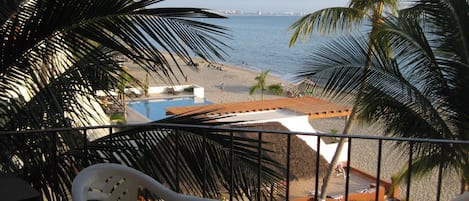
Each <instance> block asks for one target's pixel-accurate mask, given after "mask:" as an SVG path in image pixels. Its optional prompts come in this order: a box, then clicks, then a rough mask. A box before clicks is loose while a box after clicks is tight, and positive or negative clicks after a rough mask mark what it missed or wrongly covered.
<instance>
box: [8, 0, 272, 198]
mask: <svg viewBox="0 0 469 201" xmlns="http://www.w3.org/2000/svg"><path fill="white" fill-rule="evenodd" d="M158 2H160V0H141V1H134V0H17V1H0V23H1V26H0V36H1V37H0V44H1V45H0V83H1V84H0V130H3V131H14V132H16V131H23V130H31V129H44V128H60V127H66V128H69V127H73V126H83V125H90V124H91V123H102V121H103V119H104V116H103V112H102V109H101V107H100V106H99V105H98V104H97V97H96V95H95V94H96V91H97V90H105V91H107V90H109V89H115V88H118V86H119V83H121V82H120V80H121V79H123V78H124V79H127V78H126V76H127V75H128V74H127V73H125V71H124V69H123V68H122V66H123V65H121V63H120V61H119V60H117V59H116V58H117V57H118V56H125V57H126V58H128V59H130V60H131V62H133V63H135V64H137V65H138V66H140V67H141V68H142V69H143V70H145V71H147V72H152V73H154V74H156V75H159V76H160V77H161V78H164V79H168V80H177V78H176V77H175V76H174V74H173V70H175V69H173V68H172V67H171V66H170V63H173V62H176V61H177V60H178V59H177V58H176V57H179V58H180V59H182V61H183V62H184V63H188V62H191V61H192V60H191V57H190V55H191V54H192V53H195V54H196V55H197V56H199V57H201V58H203V59H205V60H213V59H215V58H220V59H223V56H224V51H223V48H224V47H225V46H226V45H225V44H224V43H223V42H221V41H220V38H223V37H226V29H225V28H223V27H220V26H216V25H212V24H207V23H204V22H200V21H195V20H193V19H191V18H223V16H220V15H218V14H215V13H212V12H209V11H207V10H204V9H197V8H159V7H156V6H157V5H156V3H158ZM163 51H164V52H169V53H170V54H169V56H165V54H164V52H163ZM176 63H177V62H176ZM176 70H181V69H180V68H179V66H178V65H177V66H176ZM109 95H111V94H109ZM115 101H116V103H117V101H118V100H115ZM172 120H173V121H176V120H175V119H172ZM179 123H191V121H189V120H187V119H185V120H183V121H180V122H179ZM192 123H196V122H192ZM14 132H12V133H14ZM138 132H140V130H135V129H129V130H126V131H125V132H123V134H116V135H112V136H109V137H104V138H103V137H100V136H101V135H98V136H97V137H94V138H97V139H95V140H92V139H91V137H90V136H91V135H90V133H87V135H86V136H83V133H82V132H80V131H78V130H71V131H62V132H54V133H53V134H50V135H49V134H46V135H44V134H40V133H39V134H32V135H20V134H18V135H15V134H12V135H2V136H1V138H0V149H1V150H2V153H1V154H0V160H1V161H2V163H1V165H0V167H1V168H0V171H1V172H2V173H14V174H16V175H19V176H21V177H23V179H25V180H27V181H29V182H30V183H31V184H32V186H33V187H35V188H36V189H38V190H40V191H41V193H42V195H43V197H44V198H45V199H46V200H67V198H68V196H69V195H70V185H71V179H72V178H73V177H74V175H75V174H76V171H77V170H80V169H81V168H83V167H86V166H87V165H88V164H90V163H95V162H99V161H113V162H117V161H118V162H120V163H126V164H128V165H133V166H137V167H138V168H139V169H143V170H145V171H151V170H152V169H151V167H156V166H158V165H159V164H158V162H159V161H160V160H161V161H167V158H165V157H170V154H167V156H163V155H161V154H160V155H157V156H153V157H155V158H154V159H147V158H139V159H141V160H139V161H138V162H145V161H146V162H148V163H146V164H145V165H142V164H141V163H137V162H136V161H133V162H132V159H133V158H132V157H130V156H135V157H136V158H135V160H137V158H138V157H143V156H142V154H145V156H147V157H150V156H149V155H151V153H153V151H155V150H154V149H153V148H155V147H158V148H160V150H162V149H161V148H163V147H159V146H158V145H162V144H161V143H163V142H164V141H165V140H169V139H170V138H171V137H170V136H174V135H175V133H176V131H174V130H167V129H160V130H158V129H153V130H152V129H150V131H145V132H148V133H150V134H148V135H144V136H145V139H146V137H148V139H152V140H150V141H145V143H147V144H145V145H148V146H142V147H140V146H139V147H135V146H133V147H131V146H130V145H135V144H129V143H128V142H126V140H129V139H132V140H134V141H138V140H141V139H138V138H143V136H141V135H138ZM192 133H196V132H195V131H193V132H192ZM98 134H99V133H98ZM6 136H8V137H6ZM136 136H137V137H136ZM199 136H200V135H199ZM213 136H214V137H213V139H212V140H213V141H212V140H210V139H208V140H209V141H210V143H208V144H209V146H210V147H209V148H207V152H206V153H207V155H208V156H210V157H213V158H211V160H212V161H215V162H220V164H223V163H221V162H222V161H223V160H226V158H223V157H225V156H226V155H222V154H221V153H224V154H226V150H228V149H229V148H227V146H228V145H227V144H226V137H225V139H223V138H221V137H218V138H216V137H215V136H217V135H213ZM103 139H108V141H106V142H108V143H111V142H113V143H117V145H121V146H122V147H125V146H127V148H128V149H118V150H113V152H114V153H113V154H110V155H107V154H106V153H109V152H110V150H108V149H109V146H107V145H106V143H104V142H103ZM199 139H200V137H199ZM199 141H200V140H199ZM250 141H251V142H252V140H250ZM182 142H184V143H182V144H181V148H186V149H188V151H187V153H188V154H193V155H195V156H197V154H199V156H200V153H199V152H200V150H198V149H191V148H194V147H197V146H196V145H195V144H197V142H198V140H184V141H182ZM85 143H89V145H90V146H88V147H90V148H91V149H89V150H88V151H89V153H86V152H82V151H79V150H81V148H80V147H83V145H84V144H85ZM194 143H195V144H194ZM245 146H247V147H249V146H251V145H245ZM240 147H243V145H242V144H241V145H240ZM51 150H52V152H51ZM165 151H167V152H166V153H174V152H172V151H171V150H162V152H161V153H163V152H165ZM217 152H219V153H218V155H217ZM83 154H85V156H86V155H88V156H93V157H83ZM127 154H129V155H127ZM241 155H242V154H241ZM249 155H250V154H249V153H246V156H241V161H243V160H244V162H246V163H247V164H251V162H250V161H247V160H245V159H246V157H249ZM208 156H207V157H208ZM222 156H223V157H222ZM243 157H244V158H245V159H242V158H243ZM124 158H125V159H126V160H122V159H124ZM118 159H120V160H118ZM217 160H218V161H217ZM263 160H264V159H263ZM215 162H214V163H215ZM192 163H193V160H192ZM192 163H191V161H189V160H188V161H186V162H184V164H186V165H187V166H181V167H184V168H186V169H184V170H182V171H185V172H186V173H188V172H192V173H194V171H196V170H197V169H191V168H194V164H192ZM246 163H245V164H246ZM265 164H267V163H265ZM160 165H161V164H160ZM241 166H243V164H241ZM250 167H251V166H248V167H246V166H243V168H238V169H239V170H237V172H236V173H237V176H236V177H235V178H236V179H238V180H237V181H240V182H238V183H236V185H238V186H237V187H239V188H238V190H236V192H235V193H238V194H241V193H242V192H245V191H246V189H252V188H249V185H250V184H251V183H249V185H248V183H243V182H251V181H252V180H244V179H245V178H244V177H245V173H249V170H248V169H250ZM214 168H217V167H216V166H214ZM266 168H268V167H266ZM160 170H161V171H154V172H153V173H154V175H155V174H158V175H159V176H160V177H163V176H165V175H166V176H167V175H172V174H171V169H170V168H162V169H160ZM220 171H221V170H220V168H219V169H217V170H216V171H215V170H214V171H211V172H209V173H213V174H222V173H220ZM243 171H245V172H243ZM243 175H244V176H243ZM270 175H271V176H270V177H269V176H267V178H272V179H275V174H270ZM196 176H197V175H192V176H189V175H187V174H184V176H182V177H181V179H188V181H193V180H194V179H191V178H190V177H192V178H195V177H196ZM238 176H239V177H238ZM184 177H187V178H184ZM218 181H220V180H218ZM221 181H222V182H225V183H223V184H224V185H225V186H226V180H223V179H222V180H221ZM271 181H272V180H271ZM214 182H215V180H214ZM214 182H210V181H208V183H207V185H211V186H209V187H210V189H212V190H213V189H214V188H215V187H214V186H217V184H219V183H214ZM190 187H191V185H189V186H188V187H187V189H185V190H186V191H187V192H192V191H196V188H197V187H198V186H194V189H191V188H190ZM240 188H242V190H239V189H240ZM210 192H213V191H210Z"/></svg>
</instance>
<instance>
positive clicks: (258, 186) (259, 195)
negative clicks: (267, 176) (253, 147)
mask: <svg viewBox="0 0 469 201" xmlns="http://www.w3.org/2000/svg"><path fill="white" fill-rule="evenodd" d="M258 137H259V139H258V140H259V141H258V142H257V151H258V158H257V200H258V201H260V200H261V173H262V164H261V163H262V161H261V157H262V132H259V133H258Z"/></svg>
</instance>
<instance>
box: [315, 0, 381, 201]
mask: <svg viewBox="0 0 469 201" xmlns="http://www.w3.org/2000/svg"><path fill="white" fill-rule="evenodd" d="M383 6H384V3H383V2H379V3H378V4H377V6H376V8H375V9H373V27H372V29H371V33H374V32H375V31H376V30H377V29H378V28H379V26H380V25H381V24H382V23H383V19H382V13H383ZM370 36H371V34H370ZM373 49H374V46H373V43H372V40H371V38H370V40H369V42H368V52H367V61H366V64H365V69H364V70H363V80H362V81H361V83H360V89H359V91H358V94H357V97H356V99H355V103H354V106H353V108H352V112H351V113H350V116H349V119H348V121H347V123H346V124H345V127H344V130H343V131H342V134H343V135H347V134H348V133H349V132H350V130H351V129H352V126H353V124H354V121H355V116H356V112H357V111H356V110H357V107H356V106H355V105H356V104H357V103H358V102H359V100H360V98H361V97H362V94H363V90H364V88H365V87H366V82H367V79H368V73H369V71H370V68H371V65H372V59H373ZM318 143H319V142H318ZM344 144H345V138H344V137H343V138H341V139H340V140H339V144H338V145H337V149H336V151H335V153H334V156H333V157H332V161H331V163H330V164H329V167H328V169H327V174H326V177H325V178H324V182H323V184H322V186H321V197H320V200H326V197H327V190H328V187H329V180H330V179H331V177H332V173H333V171H334V169H335V167H336V166H337V162H338V160H339V156H340V153H342V149H343V147H344ZM348 160H350V159H348ZM347 169H348V170H349V169H350V167H347ZM344 174H345V173H344ZM347 179H349V178H347Z"/></svg>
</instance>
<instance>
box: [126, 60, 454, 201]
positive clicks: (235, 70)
mask: <svg viewBox="0 0 469 201" xmlns="http://www.w3.org/2000/svg"><path fill="white" fill-rule="evenodd" d="M195 62H196V63H197V64H198V68H197V69H194V68H193V67H190V66H188V65H182V66H181V68H182V70H183V72H184V75H183V74H181V73H180V72H179V71H175V75H176V78H177V79H178V83H175V84H196V85H199V86H201V87H203V88H204V89H205V97H206V98H207V99H208V100H209V101H211V102H213V103H227V102H240V101H249V100H260V99H261V95H260V92H257V93H256V94H255V95H252V96H251V95H249V88H250V87H251V86H253V85H254V84H255V83H256V80H255V77H256V76H257V75H258V74H259V73H260V71H259V72H257V71H253V70H249V69H247V68H242V67H236V66H232V65H226V64H215V66H212V67H209V65H208V63H207V62H204V61H201V60H198V59H195ZM181 63H182V62H181ZM125 65H127V67H128V68H129V72H130V73H131V74H132V75H134V76H135V77H136V78H138V79H139V80H140V81H141V82H144V79H145V74H146V73H145V72H143V71H141V70H140V69H139V68H136V67H135V66H134V65H133V64H131V63H127V64H125ZM150 77H151V76H150ZM186 78H187V80H186ZM266 82H267V85H269V84H282V85H283V86H284V88H286V89H289V88H290V87H292V84H291V83H287V82H286V81H284V80H281V79H280V78H279V77H276V76H272V75H270V76H269V77H268V78H267V80H266ZM168 83H169V82H167V81H164V80H162V79H158V77H157V76H156V75H153V78H152V79H149V84H150V86H161V85H169V84H168ZM221 86H223V87H221ZM281 97H285V96H278V95H272V94H269V93H268V92H266V94H265V96H264V99H274V98H281ZM344 122H345V121H344V119H340V118H334V119H322V120H314V121H312V122H311V124H312V125H313V127H314V128H315V129H318V130H321V131H324V132H329V131H331V129H335V130H338V131H339V132H341V131H342V129H343V126H344ZM352 133H355V134H363V135H383V130H382V129H381V126H380V125H372V126H370V125H358V126H355V127H354V129H353V130H352ZM377 147H378V145H377V143H376V142H370V141H366V140H356V141H354V142H353V144H352V160H351V163H352V164H353V166H355V167H358V168H359V169H362V170H364V171H366V172H369V173H370V174H376V159H377V153H376V152H377V151H376V150H378V148H377ZM406 160H407V159H405V157H401V152H400V151H399V150H396V149H395V148H394V147H393V146H392V145H391V144H389V143H385V145H384V147H383V161H382V170H381V171H382V172H381V174H382V175H383V176H382V178H383V179H385V180H388V181H390V178H391V175H392V174H393V173H394V172H395V171H396V170H398V169H399V168H400V167H402V165H404V164H405V163H406ZM436 175H437V174H436V173H435V174H430V176H427V177H424V178H423V179H420V180H418V181H413V182H412V185H411V195H412V197H411V200H435V199H436V186H437V185H436V181H437V177H436ZM298 183H302V182H301V181H300V182H298ZM300 185H302V184H300ZM442 186H443V189H442V192H443V194H442V196H441V200H449V199H450V198H452V197H454V195H456V194H457V193H458V191H459V181H458V179H457V177H456V175H450V176H447V177H446V178H445V179H443V185H442ZM400 192H401V193H400V195H401V196H404V195H405V186H401V190H400Z"/></svg>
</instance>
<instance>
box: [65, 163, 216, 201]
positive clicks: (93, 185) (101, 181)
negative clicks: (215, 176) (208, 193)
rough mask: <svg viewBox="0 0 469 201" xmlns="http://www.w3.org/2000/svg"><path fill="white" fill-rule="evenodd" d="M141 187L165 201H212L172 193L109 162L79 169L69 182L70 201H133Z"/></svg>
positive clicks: (129, 170)
mask: <svg viewBox="0 0 469 201" xmlns="http://www.w3.org/2000/svg"><path fill="white" fill-rule="evenodd" d="M142 188H143V189H146V190H148V191H149V192H151V193H154V194H155V195H156V196H158V197H159V198H161V199H163V200H166V201H176V200H182V201H184V200H185V201H215V200H212V199H208V198H200V197H195V196H190V195H184V194H180V193H176V192H174V191H172V190H170V189H168V188H166V187H165V186H163V185H162V184H161V183H159V182H158V181H156V180H154V179H153V178H152V177H150V176H148V175H146V174H144V173H142V172H140V171H138V170H135V169H133V168H130V167H127V166H124V165H119V164H113V163H101V164H97V165H92V166H89V167H87V168H85V169H83V170H82V171H81V172H80V173H79V174H78V175H77V176H76V177H75V179H74V180H73V184H72V198H73V201H88V200H102V201H107V200H121V201H130V200H131V201H135V200H137V197H138V191H139V189H142Z"/></svg>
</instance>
